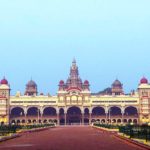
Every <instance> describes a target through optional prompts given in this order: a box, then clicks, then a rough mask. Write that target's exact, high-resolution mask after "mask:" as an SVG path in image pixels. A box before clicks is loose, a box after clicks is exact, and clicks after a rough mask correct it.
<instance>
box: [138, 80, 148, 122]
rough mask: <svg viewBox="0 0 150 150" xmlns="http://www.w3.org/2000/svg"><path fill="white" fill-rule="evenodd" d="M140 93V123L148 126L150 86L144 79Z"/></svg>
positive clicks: (140, 86) (140, 85) (140, 84)
mask: <svg viewBox="0 0 150 150" xmlns="http://www.w3.org/2000/svg"><path fill="white" fill-rule="evenodd" d="M138 93H139V122H140V124H146V123H149V122H150V84H149V82H148V79H147V78H145V77H143V78H142V79H141V80H140V83H139V86H138Z"/></svg>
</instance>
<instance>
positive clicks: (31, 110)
mask: <svg viewBox="0 0 150 150" xmlns="http://www.w3.org/2000/svg"><path fill="white" fill-rule="evenodd" d="M38 114H39V115H40V111H39V109H38V108H37V107H30V108H29V109H28V110H27V116H38Z"/></svg>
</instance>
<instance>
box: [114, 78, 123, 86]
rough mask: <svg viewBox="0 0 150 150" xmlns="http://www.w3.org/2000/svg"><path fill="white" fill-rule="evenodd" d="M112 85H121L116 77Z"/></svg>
mask: <svg viewBox="0 0 150 150" xmlns="http://www.w3.org/2000/svg"><path fill="white" fill-rule="evenodd" d="M112 85H113V86H122V84H121V82H120V81H119V80H118V79H116V80H115V81H114V83H113V84H112Z"/></svg>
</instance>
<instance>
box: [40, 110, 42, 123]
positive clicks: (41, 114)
mask: <svg viewBox="0 0 150 150" xmlns="http://www.w3.org/2000/svg"><path fill="white" fill-rule="evenodd" d="M40 114H41V116H40V118H41V123H43V108H42V109H40Z"/></svg>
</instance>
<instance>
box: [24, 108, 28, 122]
mask: <svg viewBox="0 0 150 150" xmlns="http://www.w3.org/2000/svg"><path fill="white" fill-rule="evenodd" d="M24 117H25V124H27V123H28V122H27V108H25V109H24Z"/></svg>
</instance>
